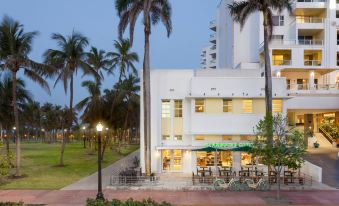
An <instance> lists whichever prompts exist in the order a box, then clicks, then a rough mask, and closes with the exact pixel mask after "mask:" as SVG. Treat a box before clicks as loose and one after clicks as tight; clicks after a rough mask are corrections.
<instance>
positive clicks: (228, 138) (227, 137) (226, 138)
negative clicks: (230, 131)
mask: <svg viewBox="0 0 339 206" xmlns="http://www.w3.org/2000/svg"><path fill="white" fill-rule="evenodd" d="M222 140H226V141H228V140H232V136H227V135H224V136H222Z"/></svg>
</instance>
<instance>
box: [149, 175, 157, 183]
mask: <svg viewBox="0 0 339 206" xmlns="http://www.w3.org/2000/svg"><path fill="white" fill-rule="evenodd" d="M155 178H156V177H155V174H154V173H151V175H150V181H152V182H153V181H155Z"/></svg>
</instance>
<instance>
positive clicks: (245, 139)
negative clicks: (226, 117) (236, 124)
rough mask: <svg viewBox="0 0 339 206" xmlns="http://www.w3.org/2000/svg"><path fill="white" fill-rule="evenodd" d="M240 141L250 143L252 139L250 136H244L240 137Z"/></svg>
mask: <svg viewBox="0 0 339 206" xmlns="http://www.w3.org/2000/svg"><path fill="white" fill-rule="evenodd" d="M240 140H241V141H250V140H252V137H251V136H249V135H242V136H240Z"/></svg>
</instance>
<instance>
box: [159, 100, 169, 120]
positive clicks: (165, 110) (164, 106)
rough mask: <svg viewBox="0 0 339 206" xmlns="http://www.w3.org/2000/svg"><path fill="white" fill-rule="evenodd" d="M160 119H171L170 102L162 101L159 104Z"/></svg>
mask: <svg viewBox="0 0 339 206" xmlns="http://www.w3.org/2000/svg"><path fill="white" fill-rule="evenodd" d="M161 117H162V118H170V117H171V102H170V100H162V102H161Z"/></svg>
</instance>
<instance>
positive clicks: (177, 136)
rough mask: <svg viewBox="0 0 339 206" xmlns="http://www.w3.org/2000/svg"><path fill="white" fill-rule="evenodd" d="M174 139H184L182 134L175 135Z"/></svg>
mask: <svg viewBox="0 0 339 206" xmlns="http://www.w3.org/2000/svg"><path fill="white" fill-rule="evenodd" d="M174 140H182V135H175V136H174Z"/></svg>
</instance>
